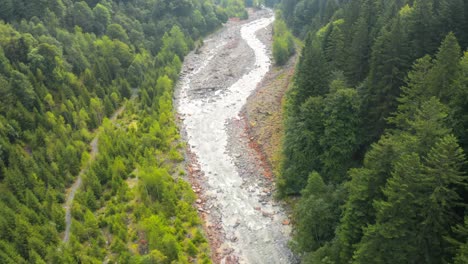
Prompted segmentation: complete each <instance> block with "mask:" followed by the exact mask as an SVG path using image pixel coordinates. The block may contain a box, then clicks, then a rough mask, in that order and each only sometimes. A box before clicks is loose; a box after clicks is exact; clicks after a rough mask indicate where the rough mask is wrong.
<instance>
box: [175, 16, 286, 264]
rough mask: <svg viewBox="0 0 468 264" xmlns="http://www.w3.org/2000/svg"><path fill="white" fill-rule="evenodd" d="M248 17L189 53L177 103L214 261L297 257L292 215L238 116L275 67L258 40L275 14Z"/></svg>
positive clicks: (267, 34)
mask: <svg viewBox="0 0 468 264" xmlns="http://www.w3.org/2000/svg"><path fill="white" fill-rule="evenodd" d="M250 17H251V19H250V20H249V21H247V22H235V21H230V22H229V23H227V25H226V26H225V27H224V28H223V29H222V30H220V31H219V32H217V33H215V34H213V35H212V36H211V38H210V39H208V40H206V41H205V45H204V46H203V47H202V48H201V49H200V51H199V53H198V54H195V53H192V54H190V55H189V56H187V58H186V59H185V62H184V67H183V73H182V77H181V80H180V81H179V84H178V88H177V94H176V105H177V108H178V113H179V115H180V118H181V120H183V130H184V132H185V138H186V140H187V141H188V143H189V148H190V150H189V153H193V157H192V158H193V159H192V162H194V161H195V160H196V161H197V162H198V163H197V164H191V167H190V169H189V172H196V175H197V176H198V180H197V182H196V183H197V184H199V185H197V186H196V187H195V190H196V192H197V193H199V194H200V197H201V199H200V200H198V201H197V204H198V206H199V211H200V212H201V215H202V217H203V218H204V220H205V224H206V229H207V232H208V234H209V237H210V240H211V243H212V244H213V243H217V244H216V245H215V246H214V248H213V250H214V251H215V252H214V255H215V256H214V260H215V262H221V263H292V262H294V257H293V255H292V254H291V252H290V250H289V248H288V247H287V241H288V239H289V235H290V227H289V225H288V224H287V221H288V220H287V216H286V214H285V212H284V209H283V208H282V205H281V204H278V203H277V202H275V201H274V200H273V199H272V197H271V196H272V189H273V188H274V187H273V186H272V183H271V181H270V180H268V179H266V178H265V177H264V175H265V174H266V171H264V170H263V168H262V164H261V162H260V160H259V157H258V155H257V154H256V151H255V150H253V149H252V148H251V147H250V145H249V144H250V141H249V139H248V138H247V137H246V134H245V123H244V120H243V119H242V118H240V117H239V112H240V110H241V108H242V107H243V106H244V104H245V102H246V100H247V98H248V96H249V95H250V94H251V93H252V91H254V90H255V88H256V86H257V84H258V83H259V82H260V81H261V80H262V78H263V77H264V76H265V74H266V73H267V72H268V71H269V69H270V65H271V58H270V57H271V51H270V50H269V49H268V48H267V47H265V45H264V44H263V43H262V41H260V40H259V38H267V39H268V38H270V39H271V30H261V29H264V28H267V27H270V26H271V23H272V22H273V13H272V12H271V11H269V10H262V11H257V12H255V13H252V14H251V15H250ZM259 30H261V32H263V33H262V34H261V35H262V36H257V34H256V33H257V32H258V31H259ZM216 234H218V237H216ZM219 236H221V237H219ZM214 241H215V242H214Z"/></svg>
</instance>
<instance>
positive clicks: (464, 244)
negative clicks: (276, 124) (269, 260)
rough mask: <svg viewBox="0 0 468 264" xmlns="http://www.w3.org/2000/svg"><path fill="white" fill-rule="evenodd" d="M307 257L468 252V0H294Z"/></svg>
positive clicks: (291, 100)
mask: <svg viewBox="0 0 468 264" xmlns="http://www.w3.org/2000/svg"><path fill="white" fill-rule="evenodd" d="M280 9H281V12H282V17H283V18H284V21H285V23H286V24H287V26H288V27H289V29H290V30H291V32H292V33H293V34H294V35H295V36H296V37H299V38H301V39H303V40H304V47H303V48H302V51H301V56H300V59H299V61H298V64H297V67H296V72H295V76H294V81H293V84H292V85H291V88H290V89H289V91H288V93H287V95H286V96H287V99H286V105H285V108H286V114H285V117H284V118H285V120H284V122H285V126H286V132H285V135H284V142H283V161H282V164H281V173H280V175H279V177H278V188H279V195H280V196H281V197H283V198H286V197H298V198H297V203H296V204H295V208H294V222H295V227H294V232H293V238H292V241H291V242H290V244H291V247H292V248H293V249H294V251H295V252H296V253H297V254H298V255H299V256H300V257H301V258H302V263H314V264H317V263H327V264H330V263H335V264H338V263H343V264H344V263H455V264H461V263H468V211H467V205H468V190H467V184H468V181H467V179H468V178H467V177H468V175H467V171H468V163H467V157H466V153H467V151H468V52H467V48H468V1H466V0H336V1H326V0H283V1H282V2H281V5H280Z"/></svg>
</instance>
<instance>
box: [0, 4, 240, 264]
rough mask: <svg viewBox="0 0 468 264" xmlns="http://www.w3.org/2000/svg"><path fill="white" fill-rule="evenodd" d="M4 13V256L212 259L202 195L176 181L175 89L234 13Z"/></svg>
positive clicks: (56, 9)
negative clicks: (189, 60) (206, 40)
mask: <svg viewBox="0 0 468 264" xmlns="http://www.w3.org/2000/svg"><path fill="white" fill-rule="evenodd" d="M231 4H232V3H231V2H226V7H227V8H229V6H230V5H231ZM0 6H1V7H2V8H1V9H0V19H1V20H3V21H2V22H0V168H1V169H0V189H1V191H0V214H1V215H2V217H1V218H0V260H1V261H0V262H2V263H102V262H103V261H104V262H106V263H111V262H120V263H146V262H148V263H152V262H158V263H171V262H172V261H177V262H178V263H186V262H190V261H195V260H197V261H198V262H199V263H208V262H210V252H209V247H208V244H207V242H206V239H205V238H204V235H203V233H202V231H201V228H200V220H199V218H198V215H197V212H196V210H195V209H194V208H193V207H192V204H193V203H194V201H195V196H194V194H193V192H192V190H191V188H190V186H189V185H188V184H187V183H185V182H184V181H183V180H179V179H178V177H177V176H178V175H179V174H183V171H180V169H179V168H178V165H177V164H178V163H179V162H180V161H181V160H182V159H183V158H182V155H181V154H180V151H181V150H182V149H183V146H182V145H180V144H179V143H178V141H177V140H178V138H179V135H178V131H177V128H176V126H175V123H174V117H173V109H172V91H173V84H174V82H175V81H176V79H177V77H178V73H179V71H180V68H181V61H182V60H183V58H184V56H185V55H186V54H187V53H188V51H189V50H191V49H193V48H194V47H195V46H196V45H198V44H197V43H198V41H199V39H200V38H201V37H203V36H204V35H206V34H207V33H209V32H211V31H213V30H214V29H216V28H218V27H219V26H220V25H221V23H223V22H226V20H227V18H228V14H227V11H226V10H227V9H225V8H223V7H222V6H220V5H217V3H214V2H212V1H197V0H194V1H186V0H180V1H173V0H171V1H165V0H161V1H159V0H158V1H155V0H139V1H94V0H90V1H71V0H63V1H62V0H47V1H24V0H23V1H11V0H3V1H0ZM228 11H229V10H228ZM234 15H235V14H234ZM132 93H135V94H138V96H137V98H136V99H132V100H130V97H131V96H132ZM122 106H125V110H124V111H123V112H122V113H121V114H120V115H118V116H117V119H116V120H115V121H114V122H111V121H109V119H110V117H111V115H112V114H113V113H114V112H115V111H116V110H117V109H119V108H120V107H122ZM122 109H123V108H122ZM95 136H96V140H95V141H93V142H94V143H93V144H92V145H91V146H92V148H93V150H91V146H90V145H89V143H90V142H91V140H92V139H93V138H94V137H95ZM97 150H98V151H97ZM80 171H82V173H80ZM79 174H80V175H81V177H82V184H81V186H80V188H77V193H76V196H75V199H74V200H73V204H72V205H70V206H71V216H72V219H71V232H70V239H69V241H68V239H67V238H68V237H67V238H65V242H62V238H63V236H64V234H65V233H64V231H65V228H66V223H65V209H64V208H63V206H65V200H66V199H67V197H68V192H67V189H68V188H69V187H70V186H71V185H72V183H73V182H74V181H75V180H77V179H78V178H77V177H78V175H79ZM80 179H81V178H80ZM78 186H79V185H78Z"/></svg>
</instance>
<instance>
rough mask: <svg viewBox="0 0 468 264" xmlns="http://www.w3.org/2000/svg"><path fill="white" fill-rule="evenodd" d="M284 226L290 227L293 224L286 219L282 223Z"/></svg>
mask: <svg viewBox="0 0 468 264" xmlns="http://www.w3.org/2000/svg"><path fill="white" fill-rule="evenodd" d="M282 224H283V225H290V224H291V222H289V219H284V220H283V222H282Z"/></svg>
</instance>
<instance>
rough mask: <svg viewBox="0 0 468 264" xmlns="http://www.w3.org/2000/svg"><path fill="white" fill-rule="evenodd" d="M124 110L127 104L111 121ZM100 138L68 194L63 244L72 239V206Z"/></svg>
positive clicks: (93, 141)
mask: <svg viewBox="0 0 468 264" xmlns="http://www.w3.org/2000/svg"><path fill="white" fill-rule="evenodd" d="M134 96H135V95H133V97H134ZM124 110H125V104H124V105H123V106H121V107H120V108H119V109H117V110H116V111H115V112H114V113H113V114H112V116H111V118H110V121H111V122H115V120H116V119H117V117H118V116H119V115H120V114H122V112H123V111H124ZM98 138H99V130H98V132H97V133H96V136H95V137H94V138H93V140H92V141H91V143H89V147H90V149H91V150H90V151H89V156H90V158H89V160H88V162H87V164H86V165H85V166H84V167H83V168H82V169H81V171H80V173H79V174H78V176H77V177H76V179H75V182H74V183H73V184H72V186H71V187H70V188H69V189H68V190H67V192H66V202H65V206H64V208H65V234H64V235H63V242H64V243H67V242H68V240H69V239H70V230H71V220H72V219H71V218H72V217H71V208H72V205H73V200H74V199H75V194H76V192H77V191H78V189H79V188H80V186H81V182H82V176H83V174H85V173H86V172H87V171H88V169H89V166H90V165H91V163H92V162H93V160H94V158H95V157H96V155H97V154H98V152H99V148H98Z"/></svg>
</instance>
